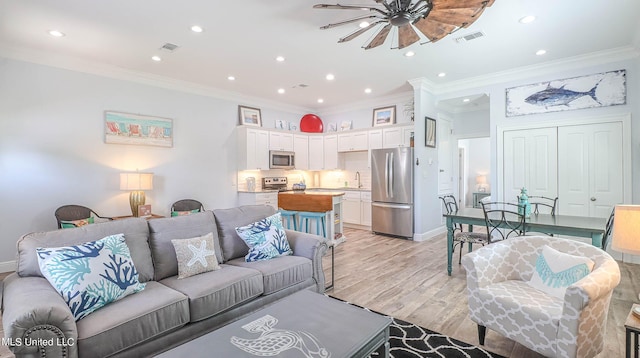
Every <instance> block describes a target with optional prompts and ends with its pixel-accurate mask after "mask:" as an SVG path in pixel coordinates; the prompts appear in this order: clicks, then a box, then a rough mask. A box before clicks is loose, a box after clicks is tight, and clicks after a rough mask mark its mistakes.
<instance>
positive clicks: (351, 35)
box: [338, 21, 384, 43]
mask: <svg viewBox="0 0 640 358" xmlns="http://www.w3.org/2000/svg"><path fill="white" fill-rule="evenodd" d="M382 22H384V21H377V22H374V23H373V24H371V25H369V26H367V27H365V28H362V29H358V30H356V31H354V32H352V33H351V34H349V35H347V36H345V37H343V38H341V39H340V40H338V43H343V42H347V41H351V40H353V39H354V38H356V37H358V36H360V35H362V34H363V33H365V32H367V31H369V30H371V29H373V28H374V27H375V25H377V24H380V23H382Z"/></svg>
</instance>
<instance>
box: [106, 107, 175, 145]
mask: <svg viewBox="0 0 640 358" xmlns="http://www.w3.org/2000/svg"><path fill="white" fill-rule="evenodd" d="M104 123H105V128H104V129H105V131H104V142H105V143H107V144H134V145H150V146H157V147H173V120H171V119H169V118H161V117H154V116H145V115H141V114H133V113H124V112H115V111H105V112H104Z"/></svg>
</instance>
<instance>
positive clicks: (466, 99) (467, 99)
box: [462, 98, 471, 102]
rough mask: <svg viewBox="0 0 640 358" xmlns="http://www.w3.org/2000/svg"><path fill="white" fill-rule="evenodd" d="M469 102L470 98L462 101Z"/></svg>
mask: <svg viewBox="0 0 640 358" xmlns="http://www.w3.org/2000/svg"><path fill="white" fill-rule="evenodd" d="M469 101H471V100H470V99H469V98H465V99H463V100H462V102H469Z"/></svg>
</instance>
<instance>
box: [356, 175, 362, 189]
mask: <svg viewBox="0 0 640 358" xmlns="http://www.w3.org/2000/svg"><path fill="white" fill-rule="evenodd" d="M356 180H357V181H358V189H360V188H362V184H361V183H360V172H356Z"/></svg>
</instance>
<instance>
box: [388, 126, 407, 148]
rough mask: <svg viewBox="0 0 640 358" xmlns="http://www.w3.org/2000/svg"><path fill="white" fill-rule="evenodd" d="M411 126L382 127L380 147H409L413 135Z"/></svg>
mask: <svg viewBox="0 0 640 358" xmlns="http://www.w3.org/2000/svg"><path fill="white" fill-rule="evenodd" d="M413 131H414V129H413V126H397V127H391V128H383V129H382V147H383V148H397V147H410V146H411V137H413Z"/></svg>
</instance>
